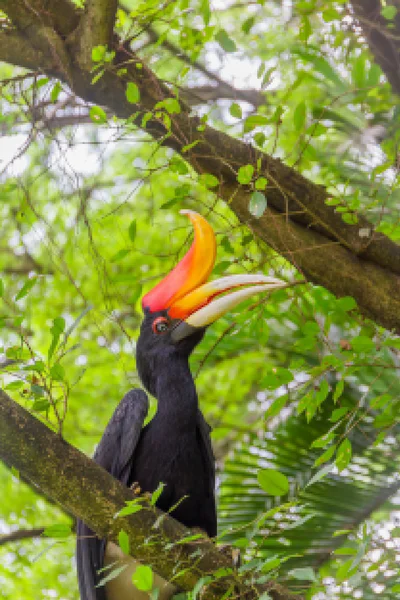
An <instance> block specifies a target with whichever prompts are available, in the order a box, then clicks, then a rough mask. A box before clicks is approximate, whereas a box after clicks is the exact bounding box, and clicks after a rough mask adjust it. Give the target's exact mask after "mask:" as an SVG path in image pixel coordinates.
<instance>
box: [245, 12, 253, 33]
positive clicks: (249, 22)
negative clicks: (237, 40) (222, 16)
mask: <svg viewBox="0 0 400 600" xmlns="http://www.w3.org/2000/svg"><path fill="white" fill-rule="evenodd" d="M255 22H256V18H255V16H252V17H249V18H248V19H246V20H245V22H244V23H243V25H242V31H243V33H250V29H251V28H252V27H253V25H254V23H255Z"/></svg>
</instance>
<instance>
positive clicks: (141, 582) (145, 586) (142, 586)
mask: <svg viewBox="0 0 400 600" xmlns="http://www.w3.org/2000/svg"><path fill="white" fill-rule="evenodd" d="M153 579H154V577H153V571H152V570H151V567H148V566H147V565H139V566H138V567H137V568H136V571H135V572H134V574H133V575H132V582H133V583H134V585H135V586H136V587H137V589H138V590H140V591H142V592H150V591H151V588H152V587H153Z"/></svg>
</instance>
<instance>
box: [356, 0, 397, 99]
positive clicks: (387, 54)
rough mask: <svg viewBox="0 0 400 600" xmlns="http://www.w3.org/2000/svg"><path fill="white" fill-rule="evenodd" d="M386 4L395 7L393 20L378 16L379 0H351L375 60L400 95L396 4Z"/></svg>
mask: <svg viewBox="0 0 400 600" xmlns="http://www.w3.org/2000/svg"><path fill="white" fill-rule="evenodd" d="M388 5H391V6H394V7H395V8H397V14H396V16H395V17H394V19H393V21H390V20H388V19H385V17H383V16H382V14H381V10H382V3H381V1H380V0H353V1H352V6H353V9H354V14H355V16H356V17H357V19H358V22H359V24H360V27H361V29H362V32H363V34H364V36H365V39H366V40H367V42H368V45H369V48H370V50H371V52H372V54H373V55H374V59H375V61H376V62H377V63H378V65H379V66H380V67H381V69H382V71H383V72H384V73H385V75H386V77H387V80H388V81H389V83H390V84H391V86H392V88H393V91H394V92H396V94H399V95H400V1H399V0H392V2H388Z"/></svg>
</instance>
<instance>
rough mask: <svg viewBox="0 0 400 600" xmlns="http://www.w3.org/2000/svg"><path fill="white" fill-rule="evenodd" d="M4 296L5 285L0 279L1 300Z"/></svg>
mask: <svg viewBox="0 0 400 600" xmlns="http://www.w3.org/2000/svg"><path fill="white" fill-rule="evenodd" d="M3 294H4V283H3V282H2V280H1V279H0V298H2V297H3Z"/></svg>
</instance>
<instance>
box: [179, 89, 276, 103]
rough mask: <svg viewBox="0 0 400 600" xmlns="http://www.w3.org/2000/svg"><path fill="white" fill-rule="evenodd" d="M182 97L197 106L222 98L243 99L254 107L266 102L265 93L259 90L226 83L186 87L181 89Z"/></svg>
mask: <svg viewBox="0 0 400 600" xmlns="http://www.w3.org/2000/svg"><path fill="white" fill-rule="evenodd" d="M180 97H181V98H182V97H183V98H184V100H185V102H187V103H188V104H189V105H190V106H196V105H197V104H203V103H204V102H213V101H215V100H219V99H221V98H226V99H228V100H243V101H245V102H248V103H249V104H252V105H253V106H254V107H258V106H261V104H265V102H266V98H265V94H263V93H262V92H260V91H259V90H244V89H237V88H234V87H232V86H230V85H226V84H223V85H222V84H218V85H215V86H214V85H201V86H198V87H186V88H183V89H181V90H180Z"/></svg>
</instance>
